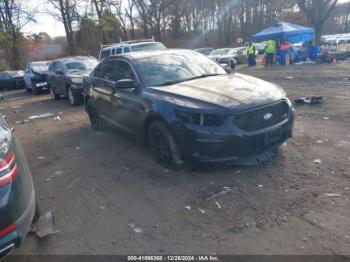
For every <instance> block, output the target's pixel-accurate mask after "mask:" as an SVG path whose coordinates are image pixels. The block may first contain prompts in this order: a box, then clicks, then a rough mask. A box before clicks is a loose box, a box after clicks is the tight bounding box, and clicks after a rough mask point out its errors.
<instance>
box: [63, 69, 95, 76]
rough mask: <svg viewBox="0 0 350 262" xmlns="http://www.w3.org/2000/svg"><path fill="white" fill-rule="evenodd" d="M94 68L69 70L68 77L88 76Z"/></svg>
mask: <svg viewBox="0 0 350 262" xmlns="http://www.w3.org/2000/svg"><path fill="white" fill-rule="evenodd" d="M91 71H92V70H81V71H68V72H67V77H88V76H89V75H90V72H91Z"/></svg>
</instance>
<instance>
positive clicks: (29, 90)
mask: <svg viewBox="0 0 350 262" xmlns="http://www.w3.org/2000/svg"><path fill="white" fill-rule="evenodd" d="M25 86H26V91H27V92H28V93H29V92H32V88H31V87H29V86H28V85H27V83H25Z"/></svg>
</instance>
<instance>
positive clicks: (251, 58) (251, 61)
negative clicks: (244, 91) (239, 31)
mask: <svg viewBox="0 0 350 262" xmlns="http://www.w3.org/2000/svg"><path fill="white" fill-rule="evenodd" d="M247 56H248V66H255V65H256V61H255V46H254V45H253V44H252V42H249V44H248V47H247Z"/></svg>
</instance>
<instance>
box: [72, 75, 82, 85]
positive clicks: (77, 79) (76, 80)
mask: <svg viewBox="0 0 350 262" xmlns="http://www.w3.org/2000/svg"><path fill="white" fill-rule="evenodd" d="M70 80H71V81H72V83H74V84H82V83H83V82H84V78H82V77H72V78H71V79H70Z"/></svg>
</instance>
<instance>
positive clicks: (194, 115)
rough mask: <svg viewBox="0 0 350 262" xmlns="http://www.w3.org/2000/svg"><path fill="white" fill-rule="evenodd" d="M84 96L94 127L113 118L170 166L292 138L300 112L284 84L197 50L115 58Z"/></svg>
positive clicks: (250, 151)
mask: <svg viewBox="0 0 350 262" xmlns="http://www.w3.org/2000/svg"><path fill="white" fill-rule="evenodd" d="M84 94H85V99H84V100H85V108H86V112H87V113H88V115H89V118H90V121H91V125H92V127H93V128H94V129H96V130H101V129H102V128H103V127H104V125H105V124H111V125H113V126H115V127H117V128H118V129H120V130H122V131H124V132H126V133H129V134H131V135H134V136H136V137H138V138H141V140H144V141H146V142H147V144H148V145H149V147H150V149H151V152H152V154H153V156H154V158H155V159H156V160H157V161H158V162H159V163H160V164H161V165H163V166H165V167H178V166H181V165H182V164H183V163H184V161H195V162H224V161H231V160H237V159H241V158H245V157H247V156H254V155H256V154H259V153H261V152H264V151H265V150H272V149H273V148H276V147H278V146H279V145H281V144H282V143H284V142H285V141H286V140H287V139H288V138H290V137H291V136H292V128H293V122H294V113H293V109H292V105H291V103H290V101H289V100H288V98H287V97H286V94H285V92H284V91H283V90H282V89H281V88H280V87H278V86H276V85H275V84H272V83H268V82H265V81H263V80H260V79H257V78H254V77H250V76H246V75H243V74H238V73H235V74H227V73H226V72H225V70H224V69H223V68H222V67H221V66H220V65H218V64H217V63H215V62H214V61H212V60H211V59H209V58H207V57H205V56H203V55H201V54H198V53H197V52H194V51H189V50H167V51H158V52H138V53H129V54H124V55H117V56H112V57H109V58H107V59H105V60H103V61H102V62H101V63H100V64H99V65H98V66H97V67H96V68H95V69H94V70H93V71H92V72H91V75H90V77H89V79H88V80H87V82H86V87H85V92H84Z"/></svg>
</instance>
